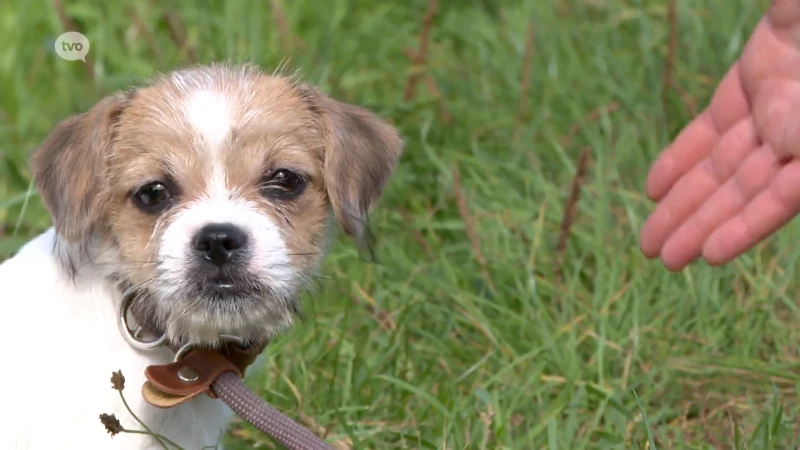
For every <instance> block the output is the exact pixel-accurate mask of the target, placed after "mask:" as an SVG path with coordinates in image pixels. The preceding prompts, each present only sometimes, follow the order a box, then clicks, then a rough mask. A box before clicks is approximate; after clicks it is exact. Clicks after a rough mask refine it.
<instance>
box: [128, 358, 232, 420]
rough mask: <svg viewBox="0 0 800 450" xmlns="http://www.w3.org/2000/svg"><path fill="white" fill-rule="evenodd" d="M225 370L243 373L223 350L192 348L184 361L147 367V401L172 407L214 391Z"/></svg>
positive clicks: (145, 388) (144, 395)
mask: <svg viewBox="0 0 800 450" xmlns="http://www.w3.org/2000/svg"><path fill="white" fill-rule="evenodd" d="M225 372H233V373H235V374H236V375H237V376H239V377H241V376H242V373H241V372H240V371H239V369H238V368H237V367H236V366H235V365H233V363H231V362H230V361H228V359H226V358H225V356H223V355H222V354H221V353H219V352H217V351H213V350H206V349H197V350H192V351H190V352H189V353H188V354H187V355H186V356H185V357H184V358H183V359H181V360H180V361H176V362H173V363H171V364H164V365H154V366H149V367H147V369H145V371H144V374H145V377H147V381H146V382H145V383H144V385H143V386H142V396H143V397H144V399H145V401H147V402H148V403H150V404H151V405H153V406H157V407H159V408H170V407H173V406H176V405H179V404H181V403H184V402H186V401H188V400H191V399H192V398H194V397H197V396H198V395H200V394H203V393H207V394H210V393H211V383H213V382H214V381H216V380H217V378H219V376H220V375H222V374H223V373H225Z"/></svg>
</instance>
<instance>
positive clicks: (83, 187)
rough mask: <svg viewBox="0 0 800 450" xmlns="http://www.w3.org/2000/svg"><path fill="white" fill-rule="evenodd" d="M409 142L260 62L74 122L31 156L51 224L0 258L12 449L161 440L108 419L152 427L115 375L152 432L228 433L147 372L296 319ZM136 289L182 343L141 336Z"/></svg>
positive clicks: (0, 436) (0, 432) (173, 84)
mask: <svg viewBox="0 0 800 450" xmlns="http://www.w3.org/2000/svg"><path fill="white" fill-rule="evenodd" d="M402 146H403V143H402V140H401V138H400V136H399V135H398V133H397V131H396V130H395V129H394V128H393V127H392V126H390V125H389V124H387V123H385V122H384V121H383V120H381V119H379V118H378V117H377V116H375V115H373V114H371V113H370V112H367V111H365V110H364V109H361V108H359V107H356V106H352V105H348V104H344V103H340V102H338V101H336V100H333V99H331V98H329V97H327V96H326V95H325V94H323V93H321V92H320V91H319V90H317V89H316V88H314V87H312V86H309V85H306V84H303V83H301V82H298V81H297V80H296V79H294V78H293V77H284V76H278V75H269V74H265V73H263V72H261V71H260V70H258V69H257V68H256V67H253V66H228V65H212V66H204V67H195V68H190V69H185V70H179V71H176V72H172V73H169V74H166V75H164V76H162V77H160V78H158V79H156V80H154V81H153V82H152V83H150V84H148V85H146V86H143V87H139V88H136V89H132V90H130V91H129V92H126V93H119V94H116V95H111V96H109V97H107V98H105V99H103V100H102V101H100V102H99V103H98V104H97V105H95V106H94V107H93V108H91V109H90V110H89V111H88V112H85V113H83V114H79V115H76V116H73V117H70V118H68V119H66V120H64V121H63V122H61V123H60V124H59V125H58V126H56V128H55V130H54V131H53V132H52V134H51V135H50V136H49V137H48V138H47V139H46V140H45V142H44V143H43V144H42V145H41V147H39V148H38V149H37V150H36V151H35V152H34V154H33V156H32V158H31V166H32V173H33V177H34V180H35V184H36V187H37V188H38V190H39V192H40V194H41V197H42V199H43V202H44V204H45V205H46V207H47V209H48V211H49V213H50V215H51V218H52V222H53V228H51V229H49V230H48V231H46V232H45V233H43V234H42V235H40V236H38V237H37V238H35V239H34V240H32V241H31V242H29V243H28V244H26V245H25V246H24V247H23V248H22V249H21V250H20V251H19V253H18V254H17V255H16V256H14V257H13V258H11V259H9V260H7V261H5V262H4V263H2V265H0V293H2V294H0V296H2V300H3V308H4V310H3V313H2V314H0V337H1V338H2V342H3V351H2V357H3V360H4V362H3V364H2V370H0V389H1V390H2V393H0V395H1V396H2V399H3V402H4V403H5V404H6V405H7V406H8V407H7V409H6V411H7V414H5V415H4V417H3V419H2V421H0V449H54V448H57V449H62V450H64V449H149V448H162V447H161V446H160V445H159V444H158V443H157V442H156V441H155V440H153V439H152V438H150V437H148V436H146V435H142V434H129V433H122V434H117V435H115V436H113V437H112V436H109V434H108V433H106V431H105V430H104V428H103V425H102V424H101V422H100V420H99V418H98V417H99V415H100V414H103V413H107V414H112V413H113V414H114V415H115V416H116V417H117V418H118V419H119V420H120V422H121V423H122V426H124V427H125V428H127V429H133V430H140V429H142V427H141V426H140V425H139V424H137V423H136V422H135V420H134V419H133V418H132V417H131V415H130V414H129V413H128V412H127V411H126V409H125V406H124V405H123V403H122V401H121V400H120V397H119V393H118V392H116V391H114V390H113V389H112V387H111V383H110V381H109V380H110V378H111V374H112V372H114V371H117V370H121V371H122V373H123V375H124V376H125V378H126V389H125V391H124V393H125V398H126V400H127V402H128V403H129V405H130V407H131V409H132V410H133V412H134V413H135V414H136V415H137V416H138V417H139V418H140V419H141V420H142V421H143V422H144V424H145V425H147V426H148V427H149V428H150V429H151V430H152V431H153V432H155V433H158V434H160V435H163V436H165V437H167V438H169V439H170V440H172V441H174V442H175V443H177V444H178V445H181V446H182V447H183V448H185V449H187V450H189V449H191V450H197V449H201V448H204V447H206V448H214V446H215V445H218V443H219V441H220V439H221V436H222V433H223V431H224V429H225V428H226V425H227V424H228V422H229V420H230V419H231V418H232V413H231V412H230V410H229V409H228V408H227V407H226V406H225V405H224V404H223V403H222V402H221V401H220V400H217V399H212V398H211V397H208V396H206V395H200V396H198V397H196V398H194V399H193V400H191V401H189V402H187V403H184V404H182V405H179V406H177V407H175V408H172V409H158V408H154V407H152V406H150V405H149V404H147V403H146V402H145V401H144V400H143V398H142V395H141V393H140V392H141V391H140V389H141V386H142V384H143V382H144V381H145V377H144V372H145V368H146V367H147V366H149V365H153V364H166V363H169V362H171V361H172V358H173V357H174V355H175V352H174V349H175V347H176V346H179V345H184V344H197V345H206V346H215V345H219V344H220V339H221V336H225V335H233V336H236V337H238V338H239V339H241V340H243V341H246V342H249V343H264V342H266V341H267V340H269V339H270V338H271V337H273V336H274V335H275V334H276V333H278V332H280V331H281V330H284V329H286V328H287V327H289V326H290V325H291V324H292V322H293V318H294V317H295V313H296V311H297V300H298V296H299V294H300V293H301V290H302V289H303V288H304V286H305V285H306V282H307V281H309V279H311V278H312V277H313V276H314V273H315V271H316V270H317V269H318V267H319V266H320V263H321V261H322V260H323V255H324V253H325V249H326V244H327V243H328V242H329V241H330V239H331V236H332V233H331V231H332V230H335V225H336V223H338V225H339V226H340V227H341V228H342V229H343V230H344V232H345V233H346V234H348V235H350V236H352V237H354V238H356V239H361V238H363V237H364V233H365V221H366V218H367V213H368V212H369V210H370V209H371V207H372V206H373V204H374V203H375V202H376V200H377V199H378V198H379V196H380V195H381V192H382V190H383V188H384V185H385V183H386V181H387V179H388V178H389V177H390V175H391V173H392V171H393V170H394V167H395V165H396V162H397V159H398V158H399V156H400V154H401V151H402ZM123 298H132V299H133V300H132V305H131V310H132V311H134V310H135V311H137V312H138V314H136V315H134V316H133V318H132V319H129V320H131V321H132V322H136V320H135V319H139V320H142V321H143V322H148V323H150V324H151V325H152V327H151V328H152V329H154V330H157V331H158V332H157V333H156V334H158V335H161V336H164V339H165V340H166V342H167V343H170V344H172V345H171V346H162V347H158V348H155V349H148V350H140V349H136V348H134V347H133V346H132V345H131V344H129V342H130V341H129V340H126V339H125V338H123V335H122V333H121V328H120V327H119V321H120V313H119V311H120V303H121V302H122V299H123ZM142 318H144V319H142ZM209 446H210V447H209Z"/></svg>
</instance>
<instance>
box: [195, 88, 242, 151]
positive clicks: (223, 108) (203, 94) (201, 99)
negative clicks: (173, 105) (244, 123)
mask: <svg viewBox="0 0 800 450" xmlns="http://www.w3.org/2000/svg"><path fill="white" fill-rule="evenodd" d="M185 109H186V116H187V118H188V119H189V124H190V125H191V126H192V128H194V129H195V130H196V131H197V134H198V135H200V136H202V138H203V140H204V141H205V143H206V145H208V150H209V151H211V152H216V151H217V150H218V149H219V148H220V146H222V144H223V143H224V142H225V140H226V139H227V138H228V135H229V134H230V131H231V108H230V104H229V102H228V101H227V99H226V98H225V96H224V95H222V94H221V93H217V92H211V91H207V90H199V91H196V92H193V93H191V94H189V97H188V99H187V101H186V106H185Z"/></svg>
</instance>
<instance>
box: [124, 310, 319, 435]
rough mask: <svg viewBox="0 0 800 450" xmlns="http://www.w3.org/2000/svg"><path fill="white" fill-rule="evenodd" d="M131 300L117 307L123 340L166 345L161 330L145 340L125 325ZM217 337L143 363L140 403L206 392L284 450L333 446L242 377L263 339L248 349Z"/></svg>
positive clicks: (142, 346)
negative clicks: (211, 343) (217, 343)
mask: <svg viewBox="0 0 800 450" xmlns="http://www.w3.org/2000/svg"><path fill="white" fill-rule="evenodd" d="M132 300H133V298H132V297H130V296H125V297H124V298H123V300H122V302H121V304H120V309H119V313H120V314H119V319H120V320H119V326H120V327H119V328H120V332H121V333H122V336H123V337H124V338H125V340H126V341H128V343H129V344H130V345H131V346H132V347H134V348H136V349H139V350H151V349H155V348H158V347H162V346H167V345H166V338H165V336H164V335H163V334H162V335H160V336H159V337H158V338H156V339H154V340H151V341H145V340H142V339H141V338H140V337H139V333H140V332H141V331H142V330H143V328H142V326H141V325H140V326H139V327H138V328H137V329H136V330H135V331H132V330H131V329H130V327H129V326H128V313H129V309H130V305H131V302H132ZM140 323H141V322H140ZM220 340H221V341H222V344H223V345H222V346H221V347H220V348H217V349H206V348H202V347H199V346H195V345H192V344H186V345H184V346H182V347H180V348H178V349H177V350H176V351H175V357H174V358H173V361H172V362H171V363H169V364H162V365H152V366H148V367H147V368H146V369H145V377H146V378H147V381H146V382H145V383H144V385H143V386H142V397H143V398H144V399H145V401H146V402H147V403H149V404H151V405H153V406H155V407H158V408H164V409H167V408H172V407H175V406H177V405H180V404H181V403H185V402H187V401H189V400H191V399H193V398H195V397H197V396H198V395H201V394H205V395H208V396H210V397H211V398H218V399H219V400H221V401H222V402H223V403H225V404H226V405H227V406H228V407H229V408H231V410H232V411H233V412H234V413H236V414H237V415H238V416H239V417H241V418H242V419H244V420H246V421H247V422H249V423H250V424H251V425H253V426H254V427H256V428H257V429H258V430H260V431H262V432H263V433H266V434H267V435H269V436H270V437H272V438H273V439H274V440H275V441H276V442H278V443H280V444H281V445H283V446H284V447H285V448H286V449H287V450H332V448H333V447H331V446H330V445H328V444H327V443H326V442H325V441H323V440H322V439H320V438H319V437H317V436H316V435H315V434H313V433H312V432H310V431H308V430H307V429H306V428H304V427H303V426H301V425H300V424H298V423H297V422H295V421H294V420H292V419H291V418H289V417H287V416H286V415H284V414H282V413H281V412H280V411H278V410H277V409H275V408H273V407H272V406H270V405H269V404H268V403H267V402H266V401H264V400H263V399H262V398H260V397H259V396H258V395H256V394H255V393H254V392H253V391H252V390H250V388H248V387H247V386H246V385H245V384H244V382H243V381H242V378H243V377H244V372H245V370H246V369H247V367H249V366H250V365H251V364H252V363H253V362H254V361H255V359H256V358H257V357H258V355H260V354H261V352H263V351H264V348H265V347H266V343H265V344H263V345H255V346H250V347H247V346H245V345H244V342H242V340H241V339H239V338H237V337H235V336H227V335H225V336H220Z"/></svg>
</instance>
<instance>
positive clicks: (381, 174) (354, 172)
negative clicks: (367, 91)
mask: <svg viewBox="0 0 800 450" xmlns="http://www.w3.org/2000/svg"><path fill="white" fill-rule="evenodd" d="M301 89H302V91H303V93H304V95H305V96H306V97H307V99H308V100H309V101H310V102H311V104H312V105H313V107H314V109H315V112H316V113H317V114H318V115H319V117H320V119H321V123H322V127H323V133H324V136H325V157H324V170H323V173H324V175H323V176H324V181H325V187H326V189H327V193H328V198H329V199H330V202H331V205H332V206H333V212H334V215H335V216H336V220H337V221H338V222H339V225H340V226H341V227H342V229H343V230H344V232H345V233H347V234H348V235H350V236H352V237H354V238H356V239H357V240H361V239H363V238H364V231H365V227H366V220H367V214H368V213H369V211H370V209H371V208H372V206H373V205H374V204H375V202H376V201H377V200H378V198H379V197H380V196H381V194H382V193H383V188H384V186H385V185H386V182H387V180H388V179H389V177H390V176H391V174H392V172H394V168H395V166H396V165H397V160H398V158H399V157H400V154H401V153H402V149H403V140H402V138H401V137H400V135H399V134H398V132H397V130H396V129H395V128H394V127H393V126H391V125H389V124H388V123H386V122H385V121H383V120H382V119H381V118H379V117H378V116H376V115H375V114H373V113H371V112H369V111H367V110H365V109H362V108H360V107H357V106H354V105H350V104H347V103H342V102H339V101H336V100H333V99H332V98H330V97H328V96H327V95H325V94H324V93H322V92H320V91H319V90H317V89H316V88H314V87H312V86H308V85H303V86H302V88H301Z"/></svg>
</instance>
